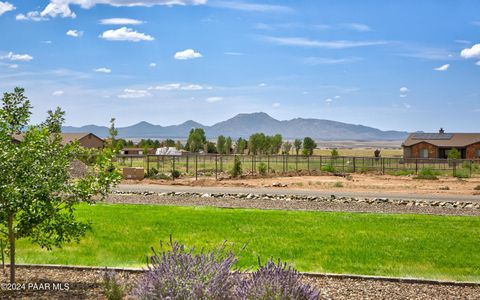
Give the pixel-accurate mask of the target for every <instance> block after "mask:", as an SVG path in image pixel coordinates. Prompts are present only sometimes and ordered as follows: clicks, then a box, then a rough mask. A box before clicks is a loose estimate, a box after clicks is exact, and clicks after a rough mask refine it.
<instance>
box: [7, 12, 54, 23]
mask: <svg viewBox="0 0 480 300" xmlns="http://www.w3.org/2000/svg"><path fill="white" fill-rule="evenodd" d="M15 20H17V21H35V22H40V21H47V20H48V18H46V17H42V16H41V15H40V13H39V12H38V11H31V12H28V13H27V14H26V15H25V14H18V15H17V16H16V17H15Z"/></svg>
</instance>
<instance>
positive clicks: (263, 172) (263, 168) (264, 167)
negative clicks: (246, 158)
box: [258, 162, 267, 176]
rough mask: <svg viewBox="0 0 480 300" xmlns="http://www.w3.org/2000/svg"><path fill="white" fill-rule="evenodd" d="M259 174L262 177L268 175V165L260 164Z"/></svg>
mask: <svg viewBox="0 0 480 300" xmlns="http://www.w3.org/2000/svg"><path fill="white" fill-rule="evenodd" d="M258 173H260V175H262V176H265V175H267V165H266V164H265V163H263V162H262V163H260V164H258Z"/></svg>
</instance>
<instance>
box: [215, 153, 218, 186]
mask: <svg viewBox="0 0 480 300" xmlns="http://www.w3.org/2000/svg"><path fill="white" fill-rule="evenodd" d="M215 180H218V155H215Z"/></svg>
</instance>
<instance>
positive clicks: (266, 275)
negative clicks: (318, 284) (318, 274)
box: [235, 258, 319, 300]
mask: <svg viewBox="0 0 480 300" xmlns="http://www.w3.org/2000/svg"><path fill="white" fill-rule="evenodd" d="M258 265H259V269H258V270H257V271H255V272H253V273H252V274H250V276H247V277H244V278H243V279H242V280H240V282H239V284H238V285H237V286H236V288H235V298H236V299H245V300H247V299H248V300H250V299H305V300H314V299H319V291H318V290H316V289H315V288H314V287H312V286H310V285H309V284H307V283H304V282H303V281H302V279H301V275H300V274H299V273H298V271H297V270H295V269H294V268H293V267H291V266H290V265H287V263H282V262H281V261H280V259H279V260H278V263H277V264H275V262H274V261H273V259H272V258H270V260H269V261H268V262H267V264H266V265H264V266H262V264H261V262H260V258H259V259H258Z"/></svg>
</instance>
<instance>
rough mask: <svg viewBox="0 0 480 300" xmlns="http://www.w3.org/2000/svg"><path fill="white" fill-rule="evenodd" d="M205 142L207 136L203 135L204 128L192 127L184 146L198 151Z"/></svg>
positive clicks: (191, 150)
mask: <svg viewBox="0 0 480 300" xmlns="http://www.w3.org/2000/svg"><path fill="white" fill-rule="evenodd" d="M206 142H207V138H206V137H205V130H203V129H202V128H192V129H191V130H190V134H189V135H188V140H187V145H186V146H185V148H187V149H188V151H190V152H198V151H200V150H202V149H203V148H204V145H205V143H206Z"/></svg>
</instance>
